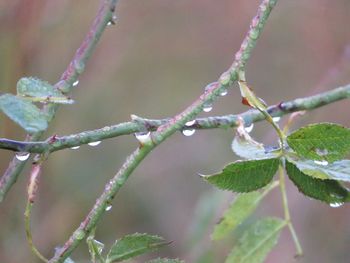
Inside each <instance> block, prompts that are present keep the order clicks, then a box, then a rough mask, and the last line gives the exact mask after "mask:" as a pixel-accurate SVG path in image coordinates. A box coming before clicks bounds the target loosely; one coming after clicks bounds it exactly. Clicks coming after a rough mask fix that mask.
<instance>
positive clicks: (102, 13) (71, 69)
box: [0, 0, 117, 202]
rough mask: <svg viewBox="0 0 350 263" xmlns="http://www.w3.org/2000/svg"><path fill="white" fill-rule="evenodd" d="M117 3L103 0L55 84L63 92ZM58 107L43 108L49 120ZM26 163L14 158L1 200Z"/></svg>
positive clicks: (1, 189) (0, 183) (32, 138)
mask: <svg viewBox="0 0 350 263" xmlns="http://www.w3.org/2000/svg"><path fill="white" fill-rule="evenodd" d="M116 3H117V0H108V1H107V0H101V6H100V8H99V10H98V13H97V15H96V17H95V19H94V22H93V23H92V25H91V27H90V30H89V32H88V33H87V35H86V36H85V39H84V40H83V42H82V43H81V45H80V47H79V48H78V49H77V51H76V52H75V55H74V57H73V59H72V61H71V62H70V63H69V65H68V67H67V69H66V70H65V71H64V73H63V74H62V76H61V78H60V80H59V81H58V82H57V83H56V84H55V87H56V88H57V89H60V90H61V91H62V92H69V91H70V90H71V89H72V87H73V83H74V82H76V81H77V80H78V77H79V75H80V74H81V73H82V72H83V71H84V69H85V65H86V62H87V60H88V59H89V58H90V56H91V54H92V52H93V51H94V49H95V47H96V45H97V42H98V41H99V40H100V37H101V35H102V32H103V31H104V29H105V28H106V26H107V24H108V23H109V22H110V21H112V20H113V13H114V10H115V6H116ZM57 109H58V105H57V104H49V105H47V106H46V107H44V108H43V111H44V112H45V113H46V115H47V116H48V120H49V122H50V121H51V120H52V119H53V118H54V116H55V114H56V111H57ZM42 134H43V132H38V133H35V134H33V135H27V136H26V141H28V142H30V141H37V140H38V139H40V137H41V136H42ZM25 164H26V161H24V162H23V161H19V160H17V159H16V158H13V159H12V160H11V162H10V163H9V165H8V167H7V169H6V171H5V173H4V174H3V176H2V177H1V179H0V202H1V201H2V200H3V199H4V198H5V195H6V193H7V192H8V191H9V190H10V188H11V187H12V185H13V184H14V183H15V182H16V180H17V177H18V176H19V174H20V173H21V172H22V170H23V168H24V166H25Z"/></svg>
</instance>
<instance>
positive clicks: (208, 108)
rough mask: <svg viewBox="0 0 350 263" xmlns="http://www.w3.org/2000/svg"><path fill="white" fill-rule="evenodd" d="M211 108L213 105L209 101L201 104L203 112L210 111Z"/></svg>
mask: <svg viewBox="0 0 350 263" xmlns="http://www.w3.org/2000/svg"><path fill="white" fill-rule="evenodd" d="M212 109H213V105H212V104H210V103H205V104H204V105H203V111H204V112H210V111H211V110H212Z"/></svg>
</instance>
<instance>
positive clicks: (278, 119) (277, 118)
mask: <svg viewBox="0 0 350 263" xmlns="http://www.w3.org/2000/svg"><path fill="white" fill-rule="evenodd" d="M272 120H273V121H274V122H279V121H280V120H281V117H273V118H272Z"/></svg>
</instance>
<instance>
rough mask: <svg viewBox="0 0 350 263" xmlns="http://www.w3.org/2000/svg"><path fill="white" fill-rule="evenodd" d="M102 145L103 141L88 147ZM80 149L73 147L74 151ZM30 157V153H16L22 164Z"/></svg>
mask: <svg viewBox="0 0 350 263" xmlns="http://www.w3.org/2000/svg"><path fill="white" fill-rule="evenodd" d="M100 143H101V141H94V142H89V143H88V145H89V146H92V147H95V146H97V145H99V144H100ZM79 148H80V145H78V146H73V147H71V149H72V150H77V149H79ZM29 156H30V153H27V152H18V153H16V159H17V160H18V161H21V162H24V161H26V160H28V158H29Z"/></svg>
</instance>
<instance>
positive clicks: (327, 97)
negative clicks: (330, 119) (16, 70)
mask: <svg viewBox="0 0 350 263" xmlns="http://www.w3.org/2000/svg"><path fill="white" fill-rule="evenodd" d="M348 97H350V85H347V86H344V87H340V88H336V89H334V90H330V91H327V92H323V93H321V94H317V95H314V96H310V97H305V98H298V99H294V100H291V101H286V102H282V103H279V104H277V105H273V106H271V107H269V108H268V112H269V113H270V114H271V116H272V117H280V116H283V115H286V114H289V113H292V112H298V111H305V110H313V109H316V108H319V107H322V106H325V105H327V104H330V103H333V102H336V101H339V100H342V99H346V98H348ZM239 118H242V119H243V120H244V123H246V124H251V123H254V122H258V121H262V120H264V119H265V117H264V116H263V114H261V113H260V112H259V111H258V110H249V111H246V112H243V113H240V114H238V115H232V114H230V115H225V116H213V117H208V118H198V119H196V121H195V122H194V123H193V125H191V126H185V127H181V129H215V128H227V127H237V120H238V119H239ZM133 119H134V121H132V122H124V123H120V124H116V125H112V126H106V127H104V128H101V129H97V130H91V131H84V132H81V133H77V134H72V135H68V136H62V137H58V136H52V137H50V138H48V139H47V140H46V141H40V142H26V141H16V140H9V139H4V138H0V149H5V150H11V151H17V152H30V153H43V152H55V151H59V150H63V149H67V148H71V147H76V146H80V145H83V144H88V143H91V142H96V141H103V140H105V139H109V138H115V137H118V136H121V135H127V134H133V133H136V132H142V131H155V130H157V128H158V127H159V126H161V125H163V124H165V123H167V122H168V121H169V119H163V120H154V119H144V118H140V117H134V118H133Z"/></svg>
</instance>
